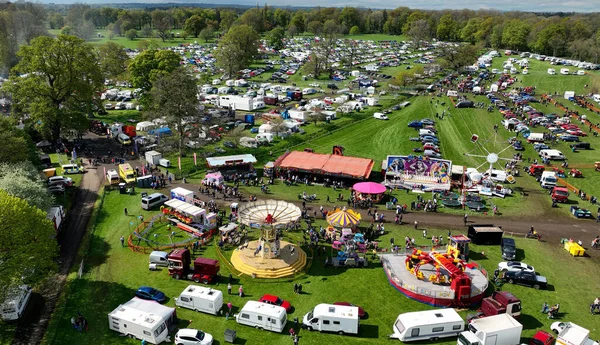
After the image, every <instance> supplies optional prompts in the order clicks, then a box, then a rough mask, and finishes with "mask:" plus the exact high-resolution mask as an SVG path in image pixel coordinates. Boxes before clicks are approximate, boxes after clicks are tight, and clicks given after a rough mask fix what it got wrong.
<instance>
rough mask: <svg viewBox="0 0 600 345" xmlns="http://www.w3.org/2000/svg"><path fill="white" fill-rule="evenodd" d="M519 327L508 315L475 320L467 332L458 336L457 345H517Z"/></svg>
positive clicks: (519, 339) (521, 329) (519, 336)
mask: <svg viewBox="0 0 600 345" xmlns="http://www.w3.org/2000/svg"><path fill="white" fill-rule="evenodd" d="M521 331H523V325H521V324H520V323H519V322H518V321H517V320H515V318H514V317H512V316H510V315H509V314H498V315H493V316H488V317H484V318H481V319H475V320H473V321H471V323H469V326H468V330H467V331H464V332H462V333H460V334H459V335H458V340H457V343H456V344H457V345H518V344H520V342H521Z"/></svg>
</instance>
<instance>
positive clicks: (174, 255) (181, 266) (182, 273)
mask: <svg viewBox="0 0 600 345" xmlns="http://www.w3.org/2000/svg"><path fill="white" fill-rule="evenodd" d="M167 260H169V275H170V276H171V277H173V278H175V279H188V280H193V281H195V282H196V283H200V282H202V283H203V284H209V283H212V282H214V281H215V280H216V279H217V278H218V276H219V269H220V266H219V261H217V260H213V259H207V258H196V260H194V262H193V265H191V264H192V259H191V254H190V250H189V249H187V248H183V249H181V248H179V249H173V250H172V251H171V252H170V253H169V256H168V257H167Z"/></svg>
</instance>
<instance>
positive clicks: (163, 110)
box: [147, 67, 200, 156]
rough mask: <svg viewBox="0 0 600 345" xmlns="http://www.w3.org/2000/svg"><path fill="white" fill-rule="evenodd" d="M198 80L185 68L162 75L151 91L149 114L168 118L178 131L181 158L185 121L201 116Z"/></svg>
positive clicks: (154, 116) (171, 126) (153, 116)
mask: <svg viewBox="0 0 600 345" xmlns="http://www.w3.org/2000/svg"><path fill="white" fill-rule="evenodd" d="M197 94H198V87H197V85H196V79H195V78H194V77H193V76H191V75H190V74H189V73H188V72H187V71H186V70H185V68H183V67H179V68H177V69H175V70H173V71H172V72H170V73H165V74H162V75H160V76H159V77H158V78H157V79H156V81H155V82H154V84H153V86H152V90H151V91H150V95H151V99H152V102H151V105H150V107H149V109H148V111H147V114H148V116H149V117H151V118H158V117H163V116H166V120H167V123H169V124H170V128H174V129H176V130H177V136H178V138H177V139H178V143H179V156H183V148H184V146H183V138H184V134H185V126H184V119H186V118H189V117H192V116H196V115H198V114H199V105H200V104H199V102H198V98H197Z"/></svg>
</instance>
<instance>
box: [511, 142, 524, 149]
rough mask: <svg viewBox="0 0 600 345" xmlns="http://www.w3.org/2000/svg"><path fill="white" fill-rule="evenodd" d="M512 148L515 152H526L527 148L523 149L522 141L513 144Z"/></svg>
mask: <svg viewBox="0 0 600 345" xmlns="http://www.w3.org/2000/svg"><path fill="white" fill-rule="evenodd" d="M512 147H513V149H515V151H524V150H525V148H524V147H523V144H521V142H520V141H515V142H513V143H512Z"/></svg>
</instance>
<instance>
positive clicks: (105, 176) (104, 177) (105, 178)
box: [104, 167, 106, 180]
mask: <svg viewBox="0 0 600 345" xmlns="http://www.w3.org/2000/svg"><path fill="white" fill-rule="evenodd" d="M104 179H105V180H106V167H104Z"/></svg>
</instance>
